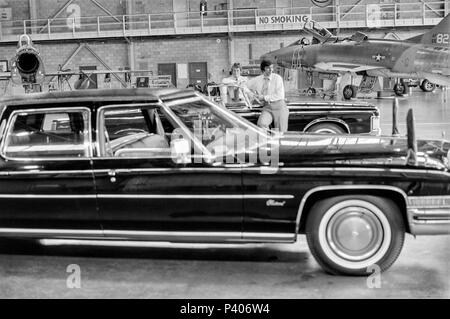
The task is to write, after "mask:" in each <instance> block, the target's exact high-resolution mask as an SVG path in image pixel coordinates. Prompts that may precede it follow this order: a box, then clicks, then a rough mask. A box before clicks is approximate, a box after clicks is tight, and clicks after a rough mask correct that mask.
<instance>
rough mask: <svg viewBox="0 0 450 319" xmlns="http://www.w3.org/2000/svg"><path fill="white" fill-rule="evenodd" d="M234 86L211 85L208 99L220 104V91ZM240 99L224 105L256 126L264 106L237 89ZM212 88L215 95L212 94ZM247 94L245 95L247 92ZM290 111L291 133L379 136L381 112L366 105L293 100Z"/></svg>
mask: <svg viewBox="0 0 450 319" xmlns="http://www.w3.org/2000/svg"><path fill="white" fill-rule="evenodd" d="M221 87H234V86H231V85H210V86H209V87H208V89H207V92H206V94H205V95H206V96H207V97H208V98H209V99H210V100H212V101H215V102H218V103H221V97H220V95H219V96H217V94H218V93H217V92H218V88H221ZM235 88H236V89H238V90H239V92H240V97H241V98H240V99H238V100H232V101H228V102H227V103H223V104H222V105H223V106H225V107H226V108H228V109H229V110H231V111H233V112H235V113H237V114H239V115H240V116H242V117H244V118H245V119H247V120H249V121H250V122H252V123H254V124H256V123H257V122H258V118H259V116H260V115H261V112H262V109H263V108H262V106H261V105H260V104H258V102H257V101H256V100H254V99H252V97H251V95H250V94H248V93H247V92H246V91H245V90H243V88H242V87H237V86H236V87H235ZM211 89H212V90H215V91H214V93H215V95H211ZM244 92H245V93H244ZM286 104H287V107H288V109H289V125H288V131H295V132H309V133H325V134H369V135H380V134H381V128H380V110H379V109H378V107H377V106H375V105H373V104H369V103H366V102H343V101H324V100H308V98H307V97H305V98H302V99H299V98H298V97H297V98H292V97H291V98H290V99H287V101H286Z"/></svg>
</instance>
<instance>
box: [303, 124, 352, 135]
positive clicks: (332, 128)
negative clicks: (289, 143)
mask: <svg viewBox="0 0 450 319" xmlns="http://www.w3.org/2000/svg"><path fill="white" fill-rule="evenodd" d="M307 132H308V133H322V134H346V133H347V132H345V131H344V129H343V128H342V127H340V126H339V125H337V124H333V123H320V124H316V125H313V126H312V127H310V128H309V129H308V130H307Z"/></svg>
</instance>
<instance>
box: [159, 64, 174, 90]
mask: <svg viewBox="0 0 450 319" xmlns="http://www.w3.org/2000/svg"><path fill="white" fill-rule="evenodd" d="M158 75H170V79H171V81H172V84H173V85H174V86H175V87H177V71H176V64H175V63H161V64H158Z"/></svg>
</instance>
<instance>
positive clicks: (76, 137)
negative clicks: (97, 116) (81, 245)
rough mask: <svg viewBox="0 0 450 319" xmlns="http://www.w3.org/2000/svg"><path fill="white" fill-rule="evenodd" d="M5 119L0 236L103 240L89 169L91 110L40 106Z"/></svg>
mask: <svg viewBox="0 0 450 319" xmlns="http://www.w3.org/2000/svg"><path fill="white" fill-rule="evenodd" d="M6 113H7V114H8V113H9V114H10V115H9V121H8V123H7V124H5V127H6V129H5V131H4V132H5V133H4V134H3V137H4V138H3V139H2V148H1V155H2V163H1V165H2V169H1V174H0V190H1V194H0V206H1V212H0V233H1V234H2V235H5V234H6V235H8V234H9V235H12V236H16V235H18V236H26V235H28V236H34V237H78V236H94V237H97V236H102V232H101V229H100V222H99V218H98V213H97V210H96V196H95V188H94V178H93V172H92V166H91V158H92V147H91V138H92V134H91V122H90V116H91V115H90V114H91V113H90V110H89V109H88V108H86V107H55V106H52V107H51V108H47V107H45V106H44V107H42V106H41V107H40V108H35V109H17V108H16V110H9V109H8V111H6ZM4 118H5V121H6V117H4ZM2 126H4V125H3V124H2Z"/></svg>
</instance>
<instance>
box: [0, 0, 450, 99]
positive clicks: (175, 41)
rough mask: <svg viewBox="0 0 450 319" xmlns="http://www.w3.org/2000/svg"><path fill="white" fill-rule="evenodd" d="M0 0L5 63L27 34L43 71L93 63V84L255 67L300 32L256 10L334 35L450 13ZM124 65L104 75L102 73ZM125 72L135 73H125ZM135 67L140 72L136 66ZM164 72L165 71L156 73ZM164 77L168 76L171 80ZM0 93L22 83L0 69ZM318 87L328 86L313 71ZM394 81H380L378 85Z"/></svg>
mask: <svg viewBox="0 0 450 319" xmlns="http://www.w3.org/2000/svg"><path fill="white" fill-rule="evenodd" d="M330 4H331V5H327V6H325V7H319V6H316V5H314V4H313V3H312V2H311V1H309V0H264V1H256V0H208V1H206V0H202V1H200V0H186V1H184V0H170V1H142V0H109V1H101V0H58V1H53V0H40V1H38V0H15V1H12V0H2V1H0V13H1V15H0V19H1V20H0V43H1V46H0V61H2V64H1V65H2V69H3V71H8V70H9V69H10V67H11V66H10V64H11V63H10V60H11V59H12V58H13V57H14V55H15V52H16V49H17V43H18V37H19V36H20V35H22V34H28V35H29V36H30V37H31V39H32V41H33V42H34V44H35V47H36V49H37V50H38V51H39V52H40V55H41V58H42V60H43V64H44V65H45V72H47V73H55V72H58V71H60V70H71V71H74V72H75V71H79V70H86V71H90V70H97V71H105V73H102V74H100V73H99V74H95V75H93V77H95V79H93V81H92V82H95V83H92V82H91V83H90V85H89V86H90V88H93V87H96V88H119V87H130V86H147V85H148V86H152V85H155V86H158V85H171V84H173V85H174V86H176V87H179V88H184V87H187V86H188V85H189V84H191V85H194V84H199V85H201V87H204V86H205V84H206V83H210V82H215V83H219V82H220V81H221V79H222V78H223V77H225V76H228V75H229V72H230V65H231V64H233V63H234V62H239V63H241V65H243V66H247V67H248V69H249V70H250V72H249V73H248V74H249V75H250V76H251V75H252V71H256V72H258V62H259V59H260V56H261V55H262V54H264V53H266V52H268V51H272V50H275V49H279V48H282V47H285V46H288V45H289V44H291V43H293V42H295V41H297V40H299V38H301V37H302V36H301V32H300V30H299V24H298V23H289V21H287V22H286V23H276V24H271V23H264V21H263V20H261V17H268V16H277V15H278V16H279V15H284V16H287V15H308V16H310V18H311V19H312V20H314V21H318V22H320V24H321V25H322V26H324V27H326V28H328V29H329V30H331V31H332V32H333V33H334V34H335V35H337V36H342V37H345V36H350V35H351V34H353V33H355V32H356V31H364V33H366V34H367V35H369V37H373V38H386V39H407V38H411V37H413V36H416V35H418V34H421V33H423V32H424V31H427V30H429V29H431V28H432V27H433V26H434V25H436V24H437V23H438V22H439V21H440V20H441V19H442V18H443V17H444V16H446V15H447V14H448V12H449V10H450V9H449V7H450V5H449V2H448V1H445V0H440V1H429V0H336V1H332V2H330ZM111 70H113V71H120V72H123V73H114V72H112V73H108V74H107V73H106V71H111ZM127 70H131V71H136V72H132V73H129V74H127V73H124V72H125V71H127ZM137 71H139V72H137ZM304 73H305V72H297V71H296V70H290V71H286V72H284V79H285V81H286V82H285V83H286V86H287V90H288V91H289V90H290V91H296V90H298V89H300V90H301V89H304V88H307V86H308V84H307V77H306V75H305V74H304ZM161 75H165V76H166V77H162V78H161V77H158V76H161ZM168 76H170V78H168ZM0 78H1V79H3V80H1V81H0V84H1V85H2V87H1V88H0V89H1V90H2V91H3V94H16V93H20V92H22V91H23V88H22V87H21V86H20V85H19V86H14V85H12V86H10V85H8V81H7V78H6V77H4V76H3V77H0ZM314 80H315V82H316V84H315V85H316V86H317V87H320V88H323V89H327V87H330V86H333V85H334V83H330V81H328V80H327V79H324V78H319V77H317V76H316V78H315V79H314ZM75 81H76V77H75V76H73V77H71V79H63V82H64V83H59V85H57V83H56V82H57V80H56V77H54V76H53V77H46V79H45V82H44V84H43V86H42V89H41V90H42V91H47V90H55V89H61V90H68V89H71V88H73V86H74V84H75ZM383 87H386V88H388V87H392V81H388V80H385V81H381V82H380V85H379V89H378V90H382V89H383Z"/></svg>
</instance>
